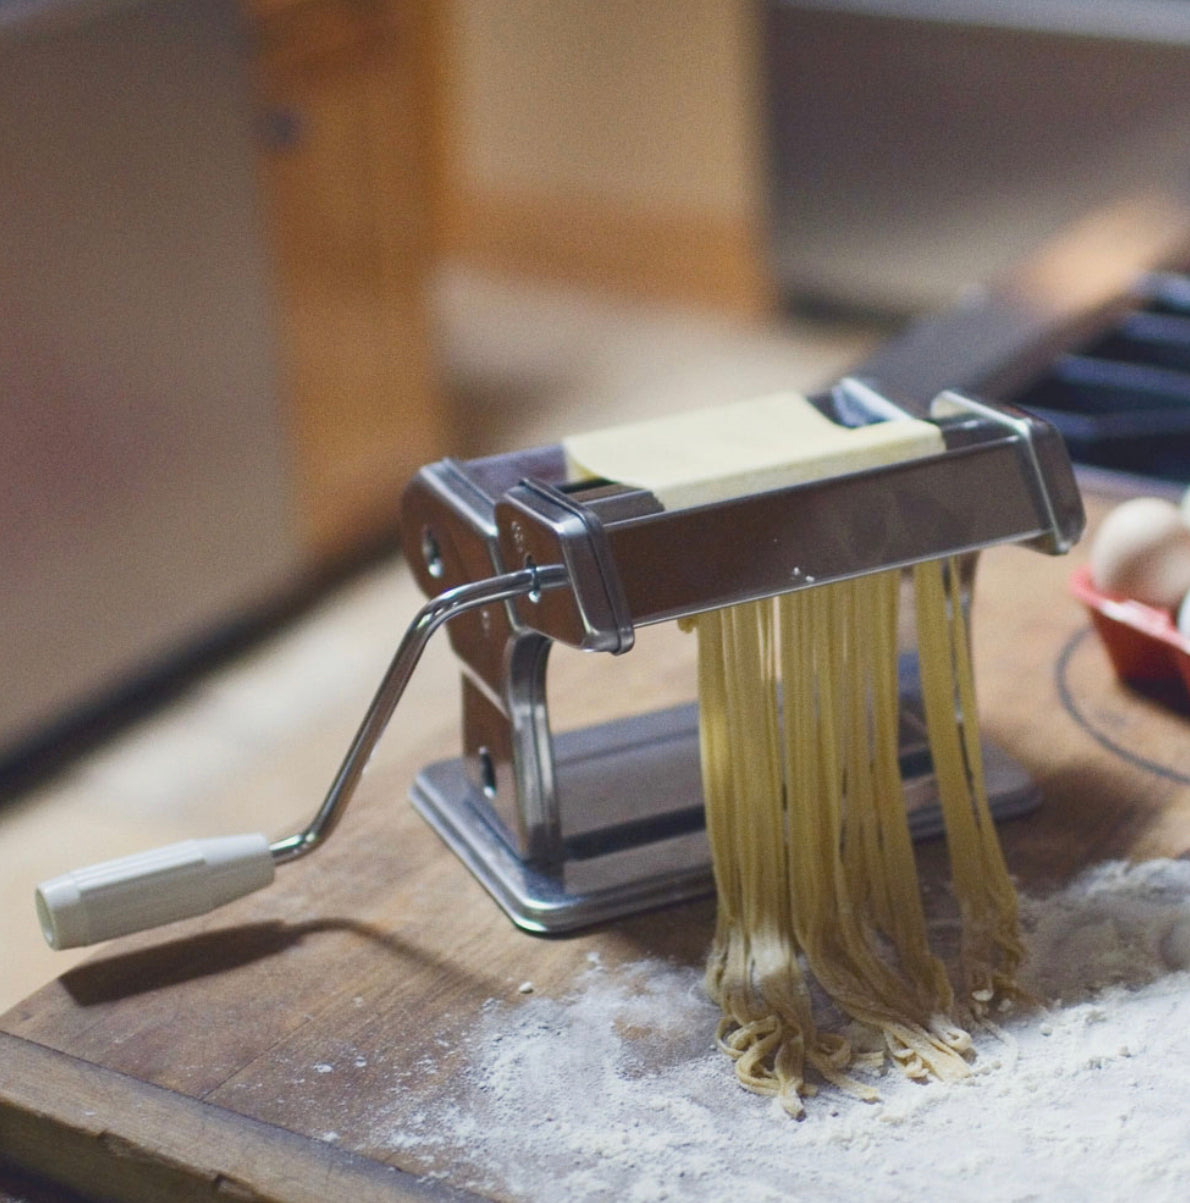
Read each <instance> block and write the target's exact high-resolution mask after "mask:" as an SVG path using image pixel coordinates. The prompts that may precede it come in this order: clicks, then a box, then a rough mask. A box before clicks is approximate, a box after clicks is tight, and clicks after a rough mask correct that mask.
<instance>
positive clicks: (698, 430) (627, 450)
mask: <svg viewBox="0 0 1190 1203" xmlns="http://www.w3.org/2000/svg"><path fill="white" fill-rule="evenodd" d="M563 448H564V449H565V451H566V455H567V458H568V460H569V464H570V468H571V471H572V473H574V474H575V475H576V476H580V477H581V476H590V477H602V478H604V479H607V480H614V481H617V482H619V483H621V484H626V485H633V486H635V487H637V488H643V489H648V490H649V491H650V492H652V493H653V494H654V495H655V496H656V497H657V498H658V500H659V501H660V502H661V504H662V505H664V506H665V508H666V509H668V510H674V509H686V508H688V507H690V506H695V505H706V504H711V503H714V502H719V501H725V500H728V499H730V498H733V497H744V496H747V495H749V494H752V493H762V492H766V491H768V490H770V489H778V488H784V487H786V486H788V485H793V484H802V483H806V482H809V481H814V480H822V479H824V478H827V477H831V476H837V475H841V474H843V473H847V472H857V471H860V470H861V469H863V468H874V467H881V466H883V465H886V464H893V463H899V462H901V461H903V460H910V459H917V458H919V457H921V456H925V455H932V454H935V453H937V452H941V451H942V450H943V449H944V446H943V442H942V436H941V434H940V433H939V431H938V429H937V427H935V426H933V425H932V424H931V423H929V422H923V421H919V420H918V419H916V418H904V419H894V420H890V421H887V422H875V423H872V424H871V425H867V426H856V427H847V426H840V425H838V424H837V423H835V422H832V421H831V420H830V419H829V418H827V417H826V416H825V415H823V414H822V413H820V412H819V411H818V410H817V409H816V408H815V407H814V406H813V405H811V404H810V402H809V401H808V400H807V399H806V398H805V397H803V396H801V395H800V394H798V393H792V392H789V393H774V394H772V395H770V396H766V397H756V398H753V399H751V400H748V401H739V402H735V403H733V404H731V405H723V406H719V407H716V408H714V409H701V410H692V411H690V412H689V413H684V414H678V415H675V416H672V417H665V418H653V419H649V420H647V421H643V422H634V423H629V424H627V425H624V426H617V427H612V428H610V429H608V430H600V431H595V432H593V433H591V434H582V435H575V436H573V437H571V438H568V439H565V440H564V441H563Z"/></svg>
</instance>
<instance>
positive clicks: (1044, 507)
mask: <svg viewBox="0 0 1190 1203" xmlns="http://www.w3.org/2000/svg"><path fill="white" fill-rule="evenodd" d="M812 400H813V401H814V403H815V404H816V405H817V406H818V408H819V409H821V410H823V412H825V413H827V414H828V416H830V417H832V418H833V419H834V420H836V421H839V422H841V423H842V424H844V425H861V424H866V423H869V422H874V421H895V420H897V419H898V418H899V417H901V418H904V417H916V418H924V419H926V420H928V421H931V422H933V423H935V424H936V425H937V427H938V429H939V430H940V432H941V435H942V439H943V441H944V444H945V450H944V451H943V452H941V453H939V454H935V455H930V456H926V457H924V458H919V459H915V460H911V461H907V462H904V463H898V464H893V465H890V466H887V467H879V468H870V469H866V470H863V471H858V472H853V473H847V474H843V475H838V476H833V477H830V478H828V479H824V480H818V481H815V482H813V483H809V484H797V485H792V486H789V487H787V488H780V489H775V490H772V491H769V492H763V493H757V494H753V495H749V496H743V497H737V498H733V499H731V500H729V501H725V502H718V503H715V504H713V505H703V506H695V507H692V508H688V509H681V510H667V509H665V507H664V506H663V505H662V504H661V503H660V502H659V501H658V499H657V498H656V497H655V496H654V495H653V494H651V493H650V492H648V491H646V490H644V489H640V488H635V487H632V486H630V485H625V484H623V483H620V482H615V481H606V480H596V481H591V480H581V479H574V478H573V476H572V474H571V472H570V471H569V470H568V468H567V464H566V457H565V455H564V452H563V450H562V448H560V447H556V446H554V447H543V448H538V449H535V450H531V451H526V452H522V453H516V454H509V455H500V456H494V457H489V458H485V459H476V460H470V461H466V462H458V461H453V460H444V461H442V462H440V463H436V464H432V465H429V466H427V467H426V468H423V469H422V470H421V472H420V473H419V474H418V475H417V477H416V478H415V479H414V481H413V482H412V484H411V485H410V487H409V489H408V491H407V493H406V496H405V501H404V508H403V514H402V525H403V530H404V534H405V546H406V549H407V552H408V554H409V558H410V560H411V562H412V565H413V569H414V572H415V574H416V575H417V578H418V581H419V583H420V585H421V587H422V588H423V589H424V590H425V591H426V592H427V593H428V594H430V595H436V594H439V593H441V592H442V591H444V590H449V589H452V588H455V587H459V586H463V585H466V584H468V583H471V582H476V581H480V580H483V579H485V578H488V577H492V576H499V575H502V574H505V573H509V572H515V571H518V570H524V569H530V570H532V569H534V568H537V567H544V566H550V568H551V571H556V567H557V566H558V565H561V566H563V567H564V569H565V576H566V584H565V586H564V587H561V588H550V589H548V590H541V591H531V592H529V593H527V594H522V595H520V596H518V597H515V598H512V599H511V600H508V601H505V602H500V603H496V604H491V605H487V606H483V607H481V608H477V609H474V610H471V611H469V612H466V613H462V614H460V615H459V616H458V617H457V618H455V619H454V620H453V621H452V622H451V623H450V626H449V633H450V639H451V642H452V645H453V648H454V651H455V653H456V655H457V657H458V660H459V663H460V667H461V670H462V741H463V746H462V755H461V757H459V758H458V759H455V760H449V761H444V762H441V763H438V764H434V765H430V766H429V767H428V768H426V769H425V770H424V771H423V772H422V773H421V774H420V775H419V776H418V778H417V780H416V782H415V784H414V786H413V790H412V798H413V802H414V804H415V805H416V806H417V808H418V809H419V810H420V811H421V813H422V814H423V815H424V816H425V817H426V819H427V820H428V821H429V822H430V823H431V824H432V826H433V827H434V828H435V829H436V830H437V831H438V832H439V834H440V835H441V836H442V838H443V839H444V840H445V841H446V842H447V843H448V844H449V845H450V847H451V848H452V849H454V851H455V852H456V853H457V854H458V855H459V856H460V858H461V859H462V860H463V861H464V862H465V863H466V864H467V865H468V866H469V867H470V868H471V869H472V870H473V872H474V873H475V874H476V876H477V877H478V878H479V879H480V880H481V882H482V883H483V884H484V885H485V886H486V888H487V889H488V890H489V891H490V893H491V894H492V895H493V897H494V898H495V899H496V900H497V902H499V904H500V905H501V906H502V907H503V908H504V909H505V911H506V912H507V913H508V914H509V915H510V916H511V917H512V919H513V920H514V921H515V922H516V923H518V924H519V925H521V926H522V927H524V928H526V929H529V930H535V931H549V932H553V931H563V930H568V929H571V928H576V927H581V926H585V925H588V924H591V923H595V922H599V921H602V920H606V919H609V918H612V917H615V916H617V915H622V914H625V913H629V912H633V911H636V910H640V909H644V908H647V907H653V906H659V905H662V904H665V903H669V902H674V901H677V900H680V899H684V898H689V897H692V896H696V895H699V894H702V893H704V892H706V891H708V890H709V889H711V888H712V878H711V869H710V859H709V850H708V845H707V841H706V834H705V830H704V824H703V811H702V793H701V785H700V780H699V756H698V732H697V710H696V706H695V705H694V704H690V705H687V706H682V707H679V708H676V709H670V710H665V711H661V712H657V713H653V714H649V715H645V716H643V717H640V716H638V717H633V718H630V719H625V720H622V721H617V722H612V723H609V724H604V725H601V726H599V727H593V728H589V729H587V730H582V731H577V732H571V733H566V734H563V735H561V736H559V737H555V736H554V735H553V733H552V732H551V728H550V715H549V706H548V703H547V690H546V666H547V663H548V658H549V652H550V648H551V646H552V645H553V643H555V642H560V643H563V644H567V645H570V646H573V647H578V648H582V649H586V650H593V651H608V652H612V653H613V654H619V653H623V652H626V651H628V650H629V649H630V648H631V647H632V644H633V640H634V633H635V631H636V629H637V628H638V627H640V626H642V625H646V624H651V623H657V622H663V621H666V620H670V619H677V618H682V617H687V616H690V615H693V614H696V613H699V612H701V611H705V610H710V609H714V608H718V607H722V606H727V605H731V604H734V603H737V602H742V601H748V600H754V599H758V598H763V597H769V596H772V595H775V594H779V593H783V592H788V591H791V590H794V589H801V588H808V587H814V586H816V585H821V584H825V583H828V582H831V581H838V580H842V579H845V578H848V577H852V576H858V575H862V574H865V573H869V572H874V571H879V570H885V569H893V568H901V567H907V566H909V565H912V564H914V563H917V562H919V561H922V560H927V559H936V558H941V557H945V556H964V557H967V561H966V563H967V566H968V567H973V563H974V553H977V552H978V551H979V550H980V549H982V548H985V547H989V546H991V545H993V544H997V543H1003V542H1017V543H1025V544H1028V545H1030V546H1032V547H1034V548H1036V549H1039V550H1042V551H1046V552H1050V553H1060V552H1063V551H1065V550H1067V549H1068V548H1069V547H1070V546H1071V545H1072V544H1073V543H1074V542H1075V541H1076V540H1077V538H1078V536H1079V534H1080V533H1081V530H1082V525H1083V513H1082V505H1081V502H1080V499H1079V495H1078V491H1077V488H1076V486H1075V483H1074V478H1073V474H1072V472H1071V468H1070V464H1069V460H1068V458H1067V456H1066V453H1065V449H1064V447H1063V445H1062V442H1061V439H1060V438H1059V437H1058V435H1057V434H1056V432H1055V431H1054V430H1053V429H1052V428H1051V427H1050V426H1048V425H1047V424H1046V423H1044V422H1040V421H1038V420H1036V419H1034V418H1031V417H1029V416H1028V415H1026V414H1024V413H1022V412H1020V411H1018V410H1013V409H1011V408H1009V407H1005V406H993V405H989V404H986V403H983V402H980V401H977V400H974V399H972V398H970V397H967V396H963V395H960V394H957V393H950V392H947V393H942V394H939V395H938V396H937V397H935V398H934V399H933V400H932V401H930V402H929V403H927V404H914V403H912V402H905V401H903V400H900V399H898V400H897V401H893V400H892V399H890V398H889V397H887V396H885V395H884V394H883V393H881V392H880V391H879V390H878V389H877V388H876V387H875V386H873V385H872V384H870V383H867V382H863V381H859V380H845V381H843V382H841V383H840V384H839V385H837V386H835V388H834V389H832V390H830V391H829V392H827V393H824V394H822V395H821V396H819V397H816V398H813V399H812ZM903 660H904V665H903V668H904V671H903V674H902V687H903V695H904V696H903V703H902V768H903V772H904V775H905V778H906V786H907V797H908V800H909V805H910V812H911V823H912V825H913V827H914V830H915V833H917V834H927V833H930V832H933V831H936V830H938V821H937V814H936V811H935V809H934V808H933V807H932V806H931V805H930V798H931V792H932V786H931V773H930V767H929V757H928V748H927V747H926V744H925V739H924V727H923V724H922V722H921V720H920V711H919V708H918V706H917V704H916V674H915V668H914V663H913V661H912V659H911V658H908V657H903ZM985 757H986V768H987V773H988V783H989V792H990V794H991V795H992V799H993V807H994V809H995V811H996V812H997V814H998V815H1000V816H1004V815H1007V814H1012V813H1018V812H1020V811H1022V810H1024V809H1028V808H1029V807H1030V806H1031V805H1032V804H1033V803H1034V800H1035V795H1034V791H1033V789H1032V786H1031V784H1030V782H1029V780H1028V778H1027V777H1026V776H1025V774H1024V773H1023V772H1022V770H1020V769H1019V767H1018V766H1016V765H1015V764H1014V763H1013V762H1012V761H1011V760H1010V759H1009V758H1008V757H1006V756H1005V755H1004V754H1003V753H1002V752H1000V751H999V750H998V749H996V748H994V747H991V746H988V745H986V743H985Z"/></svg>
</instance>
